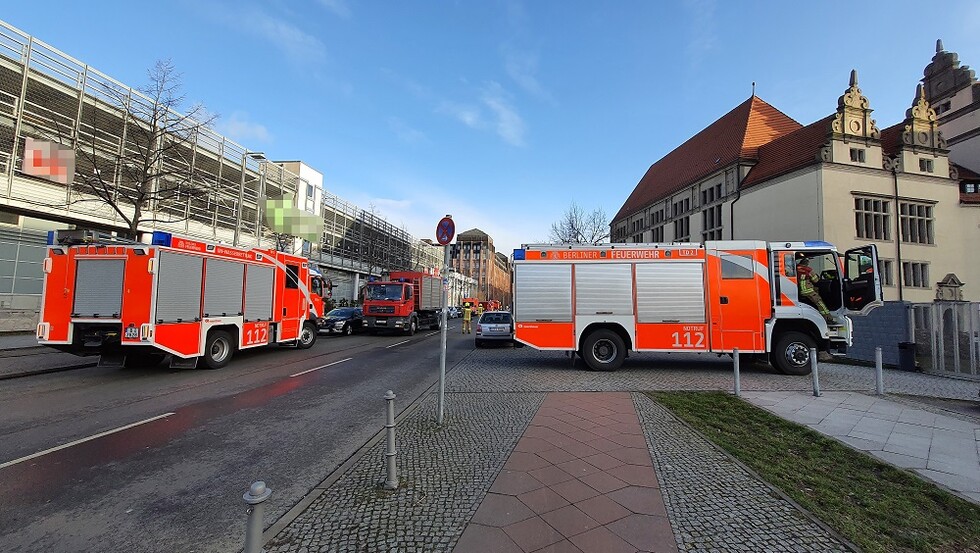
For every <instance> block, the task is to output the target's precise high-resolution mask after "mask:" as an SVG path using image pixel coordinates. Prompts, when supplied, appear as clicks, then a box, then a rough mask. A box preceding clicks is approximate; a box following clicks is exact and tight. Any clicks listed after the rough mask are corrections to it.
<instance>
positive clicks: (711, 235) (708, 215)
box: [701, 205, 721, 240]
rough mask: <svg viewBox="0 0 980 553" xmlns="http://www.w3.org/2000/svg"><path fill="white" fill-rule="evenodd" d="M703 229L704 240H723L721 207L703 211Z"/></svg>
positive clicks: (717, 206)
mask: <svg viewBox="0 0 980 553" xmlns="http://www.w3.org/2000/svg"><path fill="white" fill-rule="evenodd" d="M701 228H702V229H703V230H702V231H701V237H702V239H703V240H721V205H715V206H712V207H709V208H707V209H705V210H703V211H701Z"/></svg>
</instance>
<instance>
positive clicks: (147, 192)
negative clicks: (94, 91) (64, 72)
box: [75, 60, 241, 238]
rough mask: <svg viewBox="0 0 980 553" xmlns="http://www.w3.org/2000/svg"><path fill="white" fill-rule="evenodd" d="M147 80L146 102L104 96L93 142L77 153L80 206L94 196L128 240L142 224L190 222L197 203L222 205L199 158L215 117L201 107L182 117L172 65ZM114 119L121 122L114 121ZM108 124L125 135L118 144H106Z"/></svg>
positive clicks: (114, 93) (125, 95)
mask: <svg viewBox="0 0 980 553" xmlns="http://www.w3.org/2000/svg"><path fill="white" fill-rule="evenodd" d="M147 75H148V77H149V83H148V85H147V86H146V87H145V88H141V89H139V92H140V93H142V94H143V95H144V96H145V98H144V97H140V96H138V95H134V94H130V93H129V92H128V90H124V89H110V88H108V87H107V88H106V90H105V91H103V92H104V95H105V97H106V98H108V103H109V105H108V106H105V110H101V109H98V108H97V109H92V110H90V112H89V113H90V118H91V120H90V121H89V122H88V124H90V125H91V129H92V132H91V133H90V135H91V142H89V143H85V144H82V143H79V144H78V148H77V157H78V162H77V163H76V178H75V183H76V190H77V191H78V192H81V193H82V194H83V195H84V196H83V198H82V200H81V201H86V199H92V197H93V196H94V199H95V200H96V201H100V202H105V204H107V205H108V206H109V207H110V208H111V209H112V210H113V211H114V212H115V213H116V214H118V215H119V217H120V218H121V219H122V220H123V221H124V222H125V224H126V226H127V234H128V235H129V237H130V238H136V237H137V236H138V232H139V230H138V229H139V226H140V225H141V224H143V223H150V222H165V223H173V222H178V221H182V220H185V219H187V218H189V217H190V216H191V210H190V209H189V208H188V206H189V205H190V204H191V203H192V200H198V201H204V202H205V205H206V206H211V205H214V206H217V204H218V203H219V202H220V201H221V200H220V199H219V197H218V186H219V183H218V182H216V181H215V182H210V183H204V182H202V181H203V178H202V177H201V174H200V173H201V171H200V170H199V169H198V168H197V165H198V164H197V163H195V159H194V154H195V145H196V143H197V139H198V135H199V134H200V133H201V132H202V131H204V130H205V129H208V128H210V126H211V124H212V123H213V122H214V120H215V119H216V118H217V116H215V115H212V114H209V113H208V112H207V110H206V109H205V108H204V106H203V105H201V104H195V105H193V106H191V107H190V108H189V109H188V110H187V111H184V112H183V113H181V112H180V108H181V107H182V104H183V103H184V96H182V95H181V94H180V89H181V82H180V74H179V73H177V72H176V70H175V69H174V66H173V64H172V63H171V62H170V61H169V60H164V61H158V62H157V63H156V65H154V67H153V68H152V69H150V70H148V71H147ZM113 112H117V113H115V114H113ZM113 115H115V116H116V117H118V119H119V120H115V121H113V119H114V117H113ZM100 127H107V128H100ZM108 127H111V130H112V131H117V132H120V134H121V139H120V141H119V143H118V144H112V143H111V142H106V141H105V139H104V137H105V136H106V134H105V133H107V131H110V129H109V128H108ZM109 134H111V132H110V133H109ZM110 145H111V147H110ZM116 146H118V147H116ZM212 195H213V198H212ZM236 209H241V206H236Z"/></svg>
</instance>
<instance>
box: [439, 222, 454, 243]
mask: <svg viewBox="0 0 980 553" xmlns="http://www.w3.org/2000/svg"><path fill="white" fill-rule="evenodd" d="M455 234H456V223H454V222H453V218H452V217H450V216H449V215H446V216H445V217H443V218H442V219H441V220H440V221H439V224H438V225H436V240H437V241H438V242H439V243H440V244H442V245H443V246H445V245H447V244H449V243H450V242H452V241H453V236H454V235H455Z"/></svg>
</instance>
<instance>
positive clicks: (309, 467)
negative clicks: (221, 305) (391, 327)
mask: <svg viewBox="0 0 980 553" xmlns="http://www.w3.org/2000/svg"><path fill="white" fill-rule="evenodd" d="M459 326H460V323H459V321H458V320H456V321H452V322H451V324H450V333H449V338H450V339H449V344H448V358H447V369H448V370H451V369H452V366H453V365H455V364H456V363H458V362H459V361H460V360H461V359H463V358H464V357H465V356H466V355H467V354H468V353H469V352H471V351H472V350H473V340H472V336H462V335H460V334H459ZM406 340H407V341H406ZM402 342H404V343H402ZM318 367H322V368H319V369H318V370H313V371H312V372H307V373H305V374H300V375H298V376H292V375H297V373H302V372H304V371H308V370H310V369H317V368H318ZM438 368H439V334H438V332H434V331H420V332H419V333H418V334H416V335H415V336H413V337H411V338H409V337H404V336H367V335H355V336H350V337H341V336H327V335H321V336H320V339H319V340H318V342H317V343H316V345H314V346H313V348H311V349H309V350H297V349H292V348H264V349H262V350H253V351H248V352H242V353H240V354H238V355H237V356H236V358H235V359H234V360H233V361H232V363H231V364H229V365H228V366H227V367H225V368H223V369H221V370H218V371H206V370H193V371H187V370H185V371H178V370H171V369H169V368H166V367H164V366H160V367H157V368H147V369H126V370H121V369H100V368H95V367H93V368H85V369H78V370H73V371H68V372H60V373H52V374H45V375H37V376H32V377H27V378H20V379H14V380H7V381H4V382H3V386H2V387H0V412H2V413H3V416H2V417H0V465H4V464H8V463H11V462H12V461H16V460H18V459H22V458H24V457H29V456H31V455H34V454H36V453H38V452H42V451H45V450H48V449H50V448H55V447H57V446H61V445H64V444H71V443H72V442H75V441H76V440H82V439H85V438H88V437H91V436H95V435H98V434H100V433H103V432H107V431H111V430H114V429H119V428H121V427H125V426H127V425H132V424H134V423H142V424H137V425H135V426H132V427H130V428H127V429H124V430H121V431H118V432H113V433H111V434H107V435H104V436H101V437H97V438H95V439H90V440H88V441H84V442H81V443H77V444H75V445H70V446H68V447H64V448H63V449H58V450H56V451H52V452H49V453H46V454H43V455H39V456H36V457H32V458H29V459H26V460H23V461H20V462H16V463H15V464H9V465H8V466H4V467H3V468H0V544H2V545H0V549H2V550H3V551H5V552H19V551H24V552H28V551H30V552H35V551H52V552H59V551H113V552H115V551H128V552H143V551H148V552H149V551H153V552H156V551H160V552H171V551H182V552H194V551H223V552H228V551H237V550H240V549H241V547H242V545H243V543H244V542H243V538H244V528H245V520H246V515H245V504H244V502H243V501H242V494H243V493H245V491H246V490H247V489H248V486H249V485H250V484H251V483H252V482H253V481H255V480H264V481H265V482H266V483H267V485H268V486H269V487H270V488H271V489H272V490H273V495H272V497H271V498H270V500H269V501H267V502H266V517H267V518H266V522H267V524H268V523H270V522H271V521H274V520H276V519H278V518H279V517H280V516H282V515H283V514H284V513H285V512H286V511H288V510H289V509H290V508H291V507H292V506H293V505H294V504H295V503H296V502H298V501H299V500H300V499H301V498H302V497H303V496H304V495H305V494H306V493H307V492H308V491H309V490H311V489H312V488H313V487H314V486H316V485H317V484H319V483H320V481H321V480H322V479H323V478H324V477H325V476H326V475H328V474H329V473H330V472H331V471H333V470H334V469H335V468H336V467H338V466H339V465H340V464H341V463H343V462H344V461H345V460H346V459H347V458H348V457H350V456H351V455H352V454H353V453H354V452H355V451H356V450H357V449H358V448H359V447H360V446H362V445H363V444H364V443H365V442H366V441H368V440H369V439H370V438H371V437H372V436H373V435H374V434H375V433H377V432H378V431H379V430H381V428H382V426H383V424H384V412H385V403H384V400H383V396H384V393H385V391H387V390H389V389H390V390H393V391H394V392H395V393H396V394H397V395H398V400H397V403H396V406H397V410H398V411H401V410H402V409H404V408H405V407H406V406H408V405H409V404H410V403H411V402H412V401H413V400H415V399H416V398H417V397H419V396H420V395H421V394H422V393H424V392H425V390H426V389H428V388H429V387H430V386H431V385H433V384H435V383H436V382H437V381H438ZM378 468H379V474H383V459H378Z"/></svg>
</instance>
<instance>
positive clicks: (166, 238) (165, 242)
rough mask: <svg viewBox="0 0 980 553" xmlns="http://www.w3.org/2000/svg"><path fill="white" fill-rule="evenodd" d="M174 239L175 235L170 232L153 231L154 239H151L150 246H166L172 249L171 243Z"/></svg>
mask: <svg viewBox="0 0 980 553" xmlns="http://www.w3.org/2000/svg"><path fill="white" fill-rule="evenodd" d="M172 239H173V235H172V234H170V233H169V232H163V231H162V230H155V231H153V237H152V238H151V239H150V244H152V245H154V246H166V247H168V248H169V247H170V241H171V240H172Z"/></svg>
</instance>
